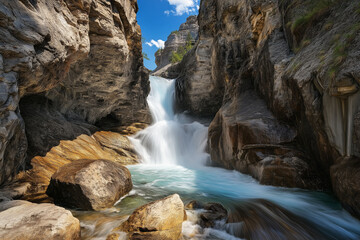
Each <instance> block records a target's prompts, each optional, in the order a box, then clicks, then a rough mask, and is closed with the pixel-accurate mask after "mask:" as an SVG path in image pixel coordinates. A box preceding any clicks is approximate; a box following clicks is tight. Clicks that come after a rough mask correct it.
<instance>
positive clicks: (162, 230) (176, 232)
mask: <svg viewBox="0 0 360 240" xmlns="http://www.w3.org/2000/svg"><path fill="white" fill-rule="evenodd" d="M185 218H186V214H185V210H184V203H183V202H182V201H181V199H180V197H179V195H177V194H174V195H171V196H169V197H166V198H164V199H160V200H158V201H155V202H152V203H149V204H146V205H144V206H142V207H140V208H138V209H136V210H135V211H134V212H133V213H132V214H131V215H130V217H129V219H128V220H127V221H126V222H125V223H123V224H122V225H121V226H120V227H119V229H118V230H121V231H125V232H128V236H129V239H147V240H155V239H158V240H159V239H163V240H177V239H179V238H180V236H181V229H182V222H183V221H184V220H185Z"/></svg>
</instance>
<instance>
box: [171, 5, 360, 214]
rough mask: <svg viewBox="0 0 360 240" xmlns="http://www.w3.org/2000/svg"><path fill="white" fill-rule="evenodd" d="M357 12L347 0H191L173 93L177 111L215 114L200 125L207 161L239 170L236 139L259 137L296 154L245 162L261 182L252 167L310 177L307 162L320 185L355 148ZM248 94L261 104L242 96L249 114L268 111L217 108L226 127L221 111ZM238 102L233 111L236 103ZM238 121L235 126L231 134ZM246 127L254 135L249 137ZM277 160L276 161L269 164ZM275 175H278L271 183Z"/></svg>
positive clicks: (240, 148)
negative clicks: (193, 21) (191, 43)
mask: <svg viewBox="0 0 360 240" xmlns="http://www.w3.org/2000/svg"><path fill="white" fill-rule="evenodd" d="M357 9H358V6H357V5H356V3H355V2H353V1H329V2H326V4H322V2H318V1H316V2H314V1H310V0H309V1H290V0H286V1H268V0H261V1H245V0H244V1H243V0H241V1H232V0H225V1H220V0H204V1H201V5H200V10H199V16H198V19H199V41H198V42H197V44H196V45H195V47H194V49H193V50H192V51H191V52H190V53H189V54H187V55H186V56H185V58H184V59H183V61H182V62H181V63H180V65H181V68H182V73H181V74H180V76H179V78H178V79H177V81H176V97H177V102H178V105H179V107H180V109H181V110H188V111H189V112H191V113H192V114H195V115H207V114H209V113H212V114H214V115H215V114H216V113H217V116H216V117H215V119H214V121H213V122H212V124H211V125H210V127H209V151H210V153H211V156H212V158H213V159H214V160H215V161H217V162H218V163H221V164H222V165H225V166H226V167H229V168H236V169H239V167H237V166H236V165H237V164H239V163H241V162H242V160H240V158H241V154H242V153H243V152H244V150H246V149H243V147H244V145H243V144H242V139H249V140H251V141H252V144H263V143H264V142H267V144H270V145H277V146H278V149H282V148H283V147H284V146H286V147H290V148H293V149H295V150H296V151H299V152H302V153H303V154H304V156H303V157H297V159H296V160H295V159H293V158H290V159H289V158H287V157H286V156H284V155H281V154H280V155H278V154H277V153H276V152H275V154H274V153H271V154H270V157H271V158H272V160H269V161H266V164H265V163H264V162H263V163H264V164H262V163H261V165H258V163H256V164H255V166H254V164H253V163H251V161H249V163H248V164H250V163H251V164H250V165H249V166H248V168H254V170H252V171H250V172H253V173H252V175H253V176H257V178H258V179H261V176H260V175H261V174H258V173H259V172H263V170H264V171H265V170H266V169H267V170H266V171H265V172H267V171H269V172H267V173H266V174H265V175H268V176H271V174H274V175H278V174H276V173H278V170H279V171H280V169H281V168H283V170H281V171H282V173H283V177H285V175H284V174H285V172H286V171H288V170H289V171H290V172H294V171H295V172H299V173H301V172H303V173H305V172H307V173H306V174H305V175H307V176H311V175H312V173H311V172H308V170H306V171H303V170H305V169H312V170H314V171H315V173H316V174H318V175H319V176H320V177H321V178H322V179H324V181H326V182H327V183H330V171H329V169H330V167H331V166H332V165H333V164H334V163H335V160H336V159H337V158H338V157H339V156H349V155H354V154H355V155H358V147H357V145H354V142H356V141H357V135H356V134H357V119H355V120H354V119H353V115H355V113H356V112H358V111H359V110H358V109H359V104H360V101H359V95H360V94H359V92H358V89H359V84H360V81H359V79H360V78H359V76H360V69H359V65H358V64H357V62H358V59H359V51H357V50H355V49H360V45H359V44H360V38H359V37H360V35H359V31H360V27H359V25H357V24H356V23H357V22H359V20H360V19H359V17H360V15H359V14H356V11H357ZM309 16H310V17H309ZM249 91H251V92H252V93H253V94H250V95H253V96H256V97H255V98H258V97H259V98H261V99H263V100H262V101H263V104H257V105H254V104H251V100H250V99H254V97H252V96H250V99H249V102H248V103H246V104H245V105H249V106H252V112H253V113H254V114H256V113H258V112H259V113H260V112H264V110H263V109H264V107H266V108H267V109H268V110H267V111H268V112H271V116H272V117H271V118H268V117H266V116H261V117H260V119H261V120H256V118H253V120H251V121H249V122H251V124H250V123H247V124H244V121H243V120H242V118H241V117H239V116H242V114H239V115H237V117H236V113H237V112H236V111H233V112H232V113H230V112H229V110H227V111H228V112H229V115H233V118H232V121H233V122H234V124H229V123H228V122H229V120H226V119H225V117H224V115H225V113H226V111H224V110H226V109H229V108H230V107H229V106H230V105H232V104H234V102H235V103H236V102H238V101H243V102H244V100H243V99H244V98H249ZM238 107H240V109H239V110H238V112H241V111H245V109H246V106H245V107H241V106H239V105H238ZM241 108H242V109H241ZM224 112H225V113H224ZM265 112H266V111H265ZM224 119H225V120H224ZM269 121H271V122H272V123H271V124H268V122H269ZM237 123H238V124H239V125H237ZM260 123H261V124H260ZM263 123H265V124H263ZM266 125H267V126H268V127H264V126H266ZM234 126H236V127H234ZM238 126H242V127H243V128H244V127H245V130H243V129H241V131H238ZM259 126H261V128H259ZM278 126H288V127H289V129H291V130H292V131H295V132H296V134H295V135H293V137H291V138H288V139H287V140H286V141H282V140H280V141H279V137H280V138H281V136H284V133H285V132H289V131H284V128H283V127H280V128H279V127H278ZM266 128H268V129H269V130H270V131H272V134H270V131H267V130H266ZM353 129H354V130H353ZM259 130H261V131H260V132H259ZM254 132H257V134H258V136H262V137H261V138H257V139H255V138H253V136H252V135H249V133H254ZM260 133H264V134H263V135H261V134H260ZM354 133H355V134H354ZM285 135H286V134H285ZM290 135H291V134H290ZM269 136H270V138H269ZM271 136H272V137H271ZM269 139H270V141H269ZM351 139H354V140H351ZM355 144H356V143H355ZM245 146H246V145H245ZM296 151H295V152H296ZM273 154H274V155H273ZM271 155H272V156H271ZM277 157H278V158H277ZM262 159H263V160H264V159H265V157H264V158H262ZM263 160H261V161H263ZM235 162H236V163H237V164H235ZM278 164H280V165H281V166H282V167H280V168H279V167H274V165H278ZM306 165H307V166H306ZM290 166H291V167H290ZM288 167H290V169H288ZM298 167H300V168H298ZM286 169H287V170H286ZM301 169H303V170H301ZM308 173H309V174H308ZM290 175H291V174H290ZM290 175H289V176H288V177H290ZM292 177H295V179H299V178H302V176H301V174H300V175H297V176H296V174H295V175H293V176H292ZM292 177H291V178H292ZM311 178H312V177H311ZM311 178H310V179H311ZM274 179H275V177H274ZM275 182H279V181H277V180H276V181H274V182H273V183H271V184H274V183H275ZM280 182H281V181H280ZM296 182H298V180H296ZM305 182H306V181H305ZM305 182H304V183H305ZM301 185H304V184H302V183H301V184H300V186H301ZM305 185H306V184H305ZM355 209H357V208H356V207H355Z"/></svg>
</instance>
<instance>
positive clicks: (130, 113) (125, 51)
mask: <svg viewBox="0 0 360 240" xmlns="http://www.w3.org/2000/svg"><path fill="white" fill-rule="evenodd" d="M0 3H1V4H0V32H1V34H0V96H1V97H0V105H1V109H0V114H1V116H2V117H1V119H2V120H1V122H0V127H1V129H2V132H1V136H0V138H1V139H0V142H1V144H0V156H1V157H0V169H1V171H0V184H2V183H3V182H4V181H5V180H7V179H9V178H11V177H13V176H14V174H15V173H16V171H17V170H18V169H19V168H20V167H21V166H23V165H24V160H25V154H26V151H27V140H26V135H27V137H28V139H30V142H31V143H30V152H29V155H31V156H34V155H37V154H44V152H45V151H46V150H49V148H50V147H52V146H54V145H52V144H56V143H58V141H59V140H62V139H74V138H75V137H76V136H78V135H79V134H82V133H86V134H90V133H91V132H93V126H90V125H94V124H96V125H98V126H99V127H101V123H102V122H103V121H104V120H108V119H110V120H112V121H115V122H117V124H118V125H121V124H130V123H133V122H148V121H149V120H150V115H149V113H148V110H147V106H146V100H145V99H146V96H147V94H148V92H149V83H148V77H147V72H146V71H145V70H144V68H143V60H142V53H141V51H142V50H141V32H140V27H139V26H138V25H137V22H136V12H137V10H138V6H137V2H136V1H130V0H125V1H120V0H112V1H105V0H79V1H70V0H61V1H55V2H49V1H45V0H38V1H29V0H22V1H6V0H2V1H1V2H0ZM33 99H36V101H35V102H36V103H33V102H32V100H33ZM20 100H21V102H22V104H21V106H20V107H19V101H20ZM47 103H49V105H50V106H46V105H47ZM35 105H38V107H36V106H35ZM48 107H49V110H46V109H48ZM33 109H34V112H31V111H32V110H33ZM44 110H45V113H43V111H44ZM21 111H24V112H26V116H25V117H29V119H25V124H24V121H23V118H22V116H21V115H20V113H21ZM29 112H30V113H29ZM35 115H37V116H35ZM37 120H40V121H37ZM61 125H63V127H61ZM47 126H51V128H47ZM66 126H67V127H69V128H71V129H73V130H74V131H70V130H67V131H63V132H62V130H61V129H64V127H66ZM25 129H26V135H25ZM36 131H38V135H40V136H42V137H41V138H42V139H40V141H39V142H38V140H39V137H38V136H36V133H35V132H36ZM34 134H35V135H34ZM52 134H54V135H52ZM45 139H52V140H51V141H50V142H46V140H45ZM40 142H46V144H45V145H48V146H45V147H44V148H41V149H39V146H36V144H38V145H39V144H40ZM38 150H39V151H38Z"/></svg>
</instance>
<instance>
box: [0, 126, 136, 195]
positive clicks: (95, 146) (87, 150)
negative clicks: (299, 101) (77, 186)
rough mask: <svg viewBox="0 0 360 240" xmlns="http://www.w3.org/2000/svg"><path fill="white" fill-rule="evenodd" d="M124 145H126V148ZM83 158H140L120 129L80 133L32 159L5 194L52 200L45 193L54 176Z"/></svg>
mask: <svg viewBox="0 0 360 240" xmlns="http://www.w3.org/2000/svg"><path fill="white" fill-rule="evenodd" d="M95 136H96V137H95ZM96 138H97V139H99V140H100V141H97V139H96ZM101 142H102V144H101ZM105 145H106V146H109V148H108V147H106V146H105ZM122 146H124V147H125V149H122V148H121V147H122ZM81 159H90V160H98V159H107V160H110V161H113V162H117V163H120V164H123V165H127V164H135V163H138V161H139V159H138V157H137V155H136V154H135V150H134V149H133V147H132V146H131V143H130V142H129V140H128V139H127V138H124V137H122V136H121V135H120V134H118V133H111V132H100V133H95V134H94V135H93V136H88V135H80V136H79V137H77V138H76V139H75V140H73V141H70V140H67V141H60V144H59V145H58V146H56V147H53V148H52V149H51V150H50V151H49V152H48V153H47V154H46V155H45V156H44V157H42V156H36V157H34V158H33V159H32V160H31V165H32V169H30V170H28V171H26V172H21V173H19V174H18V175H17V177H16V181H15V182H14V183H11V184H10V185H9V186H8V187H7V189H5V190H6V191H5V190H4V191H5V195H7V196H11V197H16V198H21V199H23V200H28V201H35V202H51V199H49V197H48V196H47V195H46V194H45V191H46V189H47V187H48V185H49V183H50V178H51V176H52V175H53V174H54V173H55V172H56V171H57V170H58V169H59V168H60V167H62V166H64V165H66V164H68V163H71V162H74V161H77V160H81ZM29 185H30V186H29ZM11 189H13V190H11Z"/></svg>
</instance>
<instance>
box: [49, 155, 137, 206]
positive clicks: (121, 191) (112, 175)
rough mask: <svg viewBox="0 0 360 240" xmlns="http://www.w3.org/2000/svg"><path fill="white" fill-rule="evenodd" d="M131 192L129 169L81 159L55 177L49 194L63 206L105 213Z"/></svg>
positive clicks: (116, 164) (107, 161)
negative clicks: (103, 211) (104, 210)
mask: <svg viewBox="0 0 360 240" xmlns="http://www.w3.org/2000/svg"><path fill="white" fill-rule="evenodd" d="M131 189H132V181H131V175H130V172H129V170H128V169H127V168H126V167H124V166H122V165H120V164H118V163H115V162H113V161H109V160H77V161H74V162H72V163H69V164H66V165H64V166H62V167H60V168H59V169H58V170H57V171H56V172H55V173H54V174H53V175H52V177H51V180H50V184H49V186H48V189H47V191H46V193H47V194H48V195H49V196H51V197H53V198H54V200H55V202H56V203H59V204H64V205H67V206H70V207H76V208H80V209H83V210H101V209H104V208H108V207H111V206H113V205H114V204H115V202H116V201H118V200H119V199H120V197H122V196H124V195H125V194H127V193H128V192H130V190H131Z"/></svg>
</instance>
